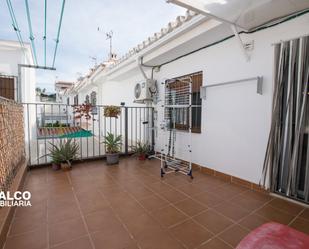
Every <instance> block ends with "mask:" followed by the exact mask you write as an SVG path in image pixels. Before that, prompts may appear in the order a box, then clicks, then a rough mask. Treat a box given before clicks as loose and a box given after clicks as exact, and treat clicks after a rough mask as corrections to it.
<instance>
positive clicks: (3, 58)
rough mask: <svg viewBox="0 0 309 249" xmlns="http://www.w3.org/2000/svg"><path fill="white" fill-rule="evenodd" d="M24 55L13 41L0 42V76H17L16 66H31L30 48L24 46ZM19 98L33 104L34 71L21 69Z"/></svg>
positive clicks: (27, 45)
mask: <svg viewBox="0 0 309 249" xmlns="http://www.w3.org/2000/svg"><path fill="white" fill-rule="evenodd" d="M25 48H26V49H25V54H26V55H25V54H24V53H23V51H22V50H21V49H20V45H19V43H18V42H15V41H0V74H4V75H10V76H16V77H17V76H18V64H31V65H33V60H32V55H31V48H30V45H29V44H25ZM21 75H22V77H21V86H22V89H21V97H22V102H32V103H34V102H35V83H36V78H35V69H31V68H22V70H21Z"/></svg>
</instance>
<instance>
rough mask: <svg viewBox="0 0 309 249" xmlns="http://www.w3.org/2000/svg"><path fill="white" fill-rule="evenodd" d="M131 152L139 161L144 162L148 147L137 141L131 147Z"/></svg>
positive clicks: (148, 150)
mask: <svg viewBox="0 0 309 249" xmlns="http://www.w3.org/2000/svg"><path fill="white" fill-rule="evenodd" d="M132 151H133V153H134V154H133V155H134V156H137V157H138V159H139V160H141V161H144V160H146V158H147V156H148V154H149V152H150V146H149V144H147V143H142V142H141V141H138V142H137V143H136V145H135V146H132Z"/></svg>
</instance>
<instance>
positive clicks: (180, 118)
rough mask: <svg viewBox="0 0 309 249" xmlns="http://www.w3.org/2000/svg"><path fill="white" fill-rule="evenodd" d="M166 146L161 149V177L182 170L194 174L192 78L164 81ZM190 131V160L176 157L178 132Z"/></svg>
mask: <svg viewBox="0 0 309 249" xmlns="http://www.w3.org/2000/svg"><path fill="white" fill-rule="evenodd" d="M163 84H164V104H163V106H162V107H163V110H164V117H163V119H164V120H163V130H164V131H163V132H164V140H165V141H164V143H165V144H164V148H163V149H162V150H161V153H160V156H159V157H157V158H159V159H160V160H161V177H164V175H165V174H169V173H173V172H180V173H183V174H186V175H188V176H190V177H191V178H192V179H193V175H192V150H191V143H192V78H191V77H187V76H186V77H182V78H177V79H170V80H166V81H165V82H164V83H163ZM184 130H185V131H187V132H188V136H189V139H188V140H187V141H188V144H187V145H186V147H187V150H188V153H189V160H186V161H184V160H181V159H178V158H176V153H175V149H176V148H175V143H176V138H177V134H178V133H179V132H183V131H184Z"/></svg>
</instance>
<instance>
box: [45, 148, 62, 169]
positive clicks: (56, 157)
mask: <svg viewBox="0 0 309 249" xmlns="http://www.w3.org/2000/svg"><path fill="white" fill-rule="evenodd" d="M48 155H49V156H50V158H51V163H52V169H53V170H59V169H61V165H60V164H61V154H60V151H59V149H58V148H57V147H53V146H52V148H51V149H50V150H49V154H48Z"/></svg>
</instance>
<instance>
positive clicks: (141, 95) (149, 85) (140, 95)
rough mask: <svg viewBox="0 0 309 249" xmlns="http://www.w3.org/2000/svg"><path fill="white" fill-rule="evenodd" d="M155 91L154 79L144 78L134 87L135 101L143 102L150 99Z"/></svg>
mask: <svg viewBox="0 0 309 249" xmlns="http://www.w3.org/2000/svg"><path fill="white" fill-rule="evenodd" d="M155 93H156V81H155V80H151V79H148V80H145V81H142V82H139V83H137V84H136V85H135V87H134V97H135V102H143V101H147V100H148V101H150V100H152V96H153V95H154V94H155Z"/></svg>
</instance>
